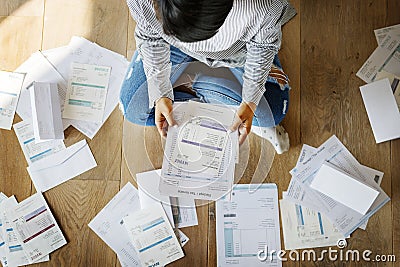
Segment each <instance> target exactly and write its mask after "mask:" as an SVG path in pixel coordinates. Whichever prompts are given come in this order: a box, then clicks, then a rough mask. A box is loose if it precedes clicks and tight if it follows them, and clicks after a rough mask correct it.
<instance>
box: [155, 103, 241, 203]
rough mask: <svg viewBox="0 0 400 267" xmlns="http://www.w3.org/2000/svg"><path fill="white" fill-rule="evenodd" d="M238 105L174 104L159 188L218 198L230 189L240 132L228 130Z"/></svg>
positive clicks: (186, 195)
mask: <svg viewBox="0 0 400 267" xmlns="http://www.w3.org/2000/svg"><path fill="white" fill-rule="evenodd" d="M235 112H236V110H235V108H234V107H232V108H231V107H228V106H221V105H212V104H205V103H198V102H184V103H178V104H175V106H174V110H173V114H174V118H175V120H176V121H177V124H178V127H170V128H169V130H168V136H167V141H166V144H165V151H164V159H163V165H162V169H161V177H162V179H161V181H160V187H159V190H160V192H161V194H163V195H167V196H175V197H183V198H193V199H206V200H216V199H218V198H220V197H222V196H224V195H226V194H228V193H229V192H230V191H231V188H232V186H233V177H234V171H235V164H236V160H237V159H238V156H237V154H238V150H239V144H238V133H237V131H235V132H232V133H229V131H228V129H229V126H230V125H231V124H232V122H233V119H234V116H235Z"/></svg>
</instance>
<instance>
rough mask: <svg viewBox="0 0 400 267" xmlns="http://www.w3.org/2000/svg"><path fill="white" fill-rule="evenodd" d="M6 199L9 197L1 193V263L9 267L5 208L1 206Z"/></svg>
mask: <svg viewBox="0 0 400 267" xmlns="http://www.w3.org/2000/svg"><path fill="white" fill-rule="evenodd" d="M6 199H8V197H7V196H6V195H4V194H3V193H0V261H1V264H2V265H3V266H7V258H6V242H5V239H4V234H3V231H4V229H3V227H4V223H3V221H2V220H3V215H2V214H3V209H4V207H3V206H2V205H1V203H2V202H3V201H4V200H6Z"/></svg>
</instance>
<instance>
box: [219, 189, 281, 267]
mask: <svg viewBox="0 0 400 267" xmlns="http://www.w3.org/2000/svg"><path fill="white" fill-rule="evenodd" d="M216 213H217V222H216V228H217V236H216V237H217V265H218V266H221V267H222V266H231V265H236V266H282V263H281V261H280V260H278V258H277V255H276V254H275V255H273V254H272V251H279V250H280V249H281V242H280V229H279V208H278V189H277V187H276V185H275V184H237V185H235V186H234V188H233V192H232V199H231V201H229V200H227V199H226V198H222V199H220V200H218V201H217V202H216ZM260 250H261V252H260ZM258 256H261V257H265V259H266V260H265V261H261V260H260V259H258Z"/></svg>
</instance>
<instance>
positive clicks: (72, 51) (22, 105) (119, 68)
mask: <svg viewBox="0 0 400 267" xmlns="http://www.w3.org/2000/svg"><path fill="white" fill-rule="evenodd" d="M75 63H80V64H85V65H86V67H85V70H86V71H82V72H80V69H79V65H77V64H75ZM128 64H129V62H128V61H127V60H126V58H125V57H123V56H122V55H119V54H117V53H115V52H113V51H110V50H108V49H105V48H103V47H101V46H99V45H97V44H95V43H92V42H90V41H88V40H86V39H84V38H81V37H73V38H72V39H71V41H70V43H69V44H68V46H64V47H59V48H55V49H51V50H46V51H38V52H36V53H34V54H32V56H31V57H30V58H29V59H28V60H27V61H25V62H24V63H23V64H22V65H21V66H19V67H18V68H17V71H18V72H20V73H25V74H26V77H25V79H24V83H23V85H22V90H21V95H20V99H19V103H18V106H17V113H18V114H19V115H20V116H21V118H22V119H23V120H32V109H31V100H30V96H29V89H28V88H30V87H31V85H32V83H33V82H34V81H38V82H47V83H56V84H57V85H58V94H59V98H60V107H61V111H62V112H63V113H64V112H65V113H64V117H68V118H73V119H66V118H64V119H63V128H64V129H66V128H67V127H68V126H70V125H72V126H73V127H75V128H76V129H78V130H79V131H81V132H82V133H83V134H84V135H86V136H87V137H89V138H90V139H92V138H93V137H94V136H95V135H96V133H97V132H98V131H99V130H100V128H101V126H102V125H103V124H104V122H105V121H106V120H107V118H108V117H109V116H110V115H111V113H112V111H113V110H114V108H115V107H116V105H117V104H118V97H119V92H120V89H121V85H122V82H123V81H124V77H125V73H126V70H127V68H128ZM88 65H92V67H93V66H96V67H99V69H107V71H106V73H107V74H106V75H105V76H103V78H104V80H101V79H100V80H101V82H100V81H99V82H100V83H101V84H97V83H92V81H93V79H94V78H96V77H99V76H96V75H98V70H96V67H93V68H94V69H92V70H93V71H90V68H91V67H89V66H88ZM80 66H82V65H80ZM71 68H72V69H71ZM76 79H80V80H79V81H82V80H83V81H86V82H87V83H79V82H76ZM105 80H106V81H105ZM97 86H99V87H97ZM100 87H106V89H104V88H103V89H102V88H100ZM78 91H79V94H77V93H78ZM73 92H75V94H73V95H72V96H74V97H75V96H76V97H78V99H75V98H76V97H75V98H72V99H71V97H70V96H71V93H73ZM67 93H68V98H67ZM79 97H81V98H79ZM82 97H83V98H84V99H82ZM75 100H76V101H75ZM84 101H86V102H84ZM66 102H67V105H73V106H74V107H75V108H74V109H73V110H72V111H71V109H70V107H68V106H67V107H65V106H64V104H65V103H66ZM78 104H79V105H78ZM76 107H79V108H78V110H77V109H76ZM65 108H67V111H64V109H65ZM74 110H75V111H74ZM71 113H73V114H71ZM77 119H78V120H77Z"/></svg>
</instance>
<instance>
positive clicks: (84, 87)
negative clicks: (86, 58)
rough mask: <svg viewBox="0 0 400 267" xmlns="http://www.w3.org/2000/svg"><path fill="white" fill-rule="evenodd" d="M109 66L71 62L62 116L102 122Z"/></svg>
mask: <svg viewBox="0 0 400 267" xmlns="http://www.w3.org/2000/svg"><path fill="white" fill-rule="evenodd" d="M110 74H111V68H110V67H105V66H96V65H89V64H80V63H72V65H71V75H70V78H69V80H68V90H67V97H66V98H65V105H64V112H63V118H66V119H75V120H82V121H93V122H102V120H103V115H104V108H105V104H106V98H107V90H108V83H109V80H110Z"/></svg>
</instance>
